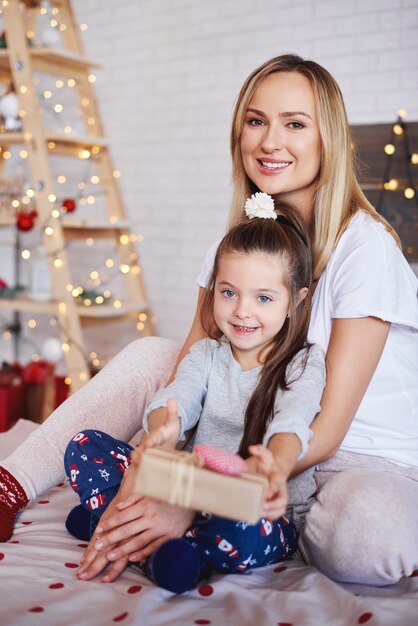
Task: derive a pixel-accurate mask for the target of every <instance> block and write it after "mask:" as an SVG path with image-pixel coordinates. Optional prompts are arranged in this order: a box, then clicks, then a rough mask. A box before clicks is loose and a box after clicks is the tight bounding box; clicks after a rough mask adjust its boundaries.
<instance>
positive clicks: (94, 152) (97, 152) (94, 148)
mask: <svg viewBox="0 0 418 626" xmlns="http://www.w3.org/2000/svg"><path fill="white" fill-rule="evenodd" d="M99 152H100V146H93V147H92V149H91V153H92V154H99Z"/></svg>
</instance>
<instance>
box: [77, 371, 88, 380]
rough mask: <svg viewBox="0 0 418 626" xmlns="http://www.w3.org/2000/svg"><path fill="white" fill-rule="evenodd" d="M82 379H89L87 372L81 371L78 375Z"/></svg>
mask: <svg viewBox="0 0 418 626" xmlns="http://www.w3.org/2000/svg"><path fill="white" fill-rule="evenodd" d="M78 377H79V379H80V380H87V374H86V372H80V374H79V375H78Z"/></svg>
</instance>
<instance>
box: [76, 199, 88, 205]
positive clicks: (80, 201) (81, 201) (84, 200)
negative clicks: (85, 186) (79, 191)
mask: <svg viewBox="0 0 418 626" xmlns="http://www.w3.org/2000/svg"><path fill="white" fill-rule="evenodd" d="M78 203H79V204H80V206H84V205H85V204H87V201H86V199H85V198H80V199H79V201H78Z"/></svg>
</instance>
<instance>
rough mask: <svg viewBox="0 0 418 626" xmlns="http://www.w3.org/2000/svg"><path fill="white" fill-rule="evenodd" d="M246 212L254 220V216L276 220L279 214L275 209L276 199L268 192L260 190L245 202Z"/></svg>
mask: <svg viewBox="0 0 418 626" xmlns="http://www.w3.org/2000/svg"><path fill="white" fill-rule="evenodd" d="M244 208H245V214H246V216H247V217H248V218H249V219H250V220H252V219H253V218H254V217H261V218H263V219H272V220H275V219H276V217H277V215H276V213H275V211H274V200H273V198H272V197H271V196H269V194H268V193H264V192H262V191H258V192H257V193H253V195H252V196H251V198H248V199H247V200H246V202H245V207H244Z"/></svg>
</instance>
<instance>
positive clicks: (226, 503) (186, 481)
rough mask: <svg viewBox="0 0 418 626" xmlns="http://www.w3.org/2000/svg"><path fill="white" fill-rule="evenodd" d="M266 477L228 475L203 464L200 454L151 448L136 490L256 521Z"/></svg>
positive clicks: (200, 509)
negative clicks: (207, 467) (202, 465)
mask: <svg viewBox="0 0 418 626" xmlns="http://www.w3.org/2000/svg"><path fill="white" fill-rule="evenodd" d="M266 490H267V479H266V477H265V476H261V475H259V474H247V473H245V474H241V475H240V476H228V475H226V474H220V473H218V472H214V471H212V470H209V469H206V468H204V467H201V460H200V458H199V457H198V455H197V454H193V453H190V452H178V451H173V452H171V451H167V450H162V449H160V448H151V449H149V450H146V451H145V452H144V454H143V455H142V458H141V462H140V465H139V468H138V471H137V474H136V477H135V485H134V492H135V493H139V494H142V495H145V496H148V497H150V498H154V499H155V500H162V501H163V502H169V503H170V504H177V505H178V506H182V507H184V508H187V509H194V510H195V511H205V512H207V513H213V514H214V515H219V516H222V517H227V518H229V519H233V520H237V521H243V522H249V523H250V524H255V523H256V522H258V520H259V519H260V517H262V509H263V503H264V499H265V494H266Z"/></svg>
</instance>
